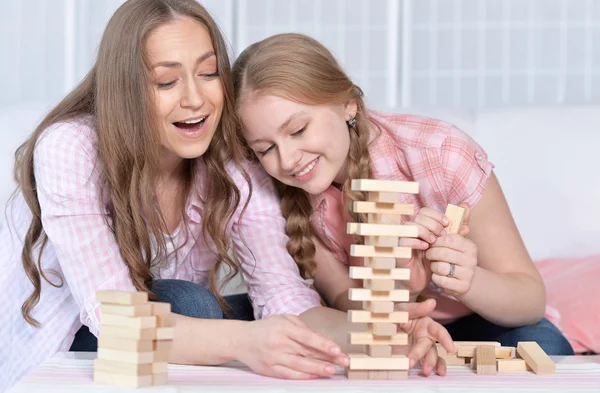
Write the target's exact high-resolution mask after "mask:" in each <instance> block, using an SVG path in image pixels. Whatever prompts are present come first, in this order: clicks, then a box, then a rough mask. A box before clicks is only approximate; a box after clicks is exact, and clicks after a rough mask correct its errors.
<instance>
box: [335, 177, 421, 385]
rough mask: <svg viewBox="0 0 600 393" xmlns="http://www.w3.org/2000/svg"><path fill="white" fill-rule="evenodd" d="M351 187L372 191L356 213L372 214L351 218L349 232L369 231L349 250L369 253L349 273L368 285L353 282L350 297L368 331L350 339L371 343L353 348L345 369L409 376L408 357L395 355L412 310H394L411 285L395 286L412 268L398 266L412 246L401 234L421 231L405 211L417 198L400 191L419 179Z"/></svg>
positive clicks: (354, 318) (356, 375)
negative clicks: (405, 199) (403, 243)
mask: <svg viewBox="0 0 600 393" xmlns="http://www.w3.org/2000/svg"><path fill="white" fill-rule="evenodd" d="M352 190H355V191H363V192H366V193H367V195H368V200H367V201H366V202H354V205H353V211H354V212H355V213H365V214H367V217H368V219H367V223H349V224H348V233H349V234H353V235H359V236H364V244H360V245H359V244H353V245H352V246H351V249H350V255H352V256H354V257H364V258H365V264H364V267H362V266H360V267H350V277H351V278H354V279H362V280H363V288H352V289H350V291H349V298H350V300H353V301H362V302H363V309H362V310H351V311H349V312H348V319H349V321H350V322H354V323H366V324H367V326H368V331H367V332H351V333H350V344H353V345H366V353H355V354H350V365H349V367H348V370H346V375H347V377H348V378H349V379H405V378H407V376H408V368H409V361H408V358H407V357H406V356H403V355H392V347H393V346H405V345H407V344H408V336H407V334H406V333H398V332H397V325H396V324H398V323H405V322H407V321H408V313H407V312H401V311H394V302H407V301H408V300H409V291H408V290H406V289H396V288H397V284H398V283H397V281H400V280H408V279H409V273H410V270H409V269H401V268H396V259H397V258H402V259H404V258H406V259H408V258H411V256H412V249H411V248H409V247H399V246H398V241H399V238H401V237H417V236H418V232H417V227H415V226H411V225H401V222H402V220H401V219H402V217H401V216H402V215H412V214H413V212H414V206H413V205H412V204H400V203H397V202H398V196H399V195H398V194H399V193H404V194H406V193H409V194H417V193H418V192H419V184H418V183H415V182H401V181H387V180H362V179H361V180H353V181H352Z"/></svg>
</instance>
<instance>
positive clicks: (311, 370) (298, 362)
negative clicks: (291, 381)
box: [279, 354, 335, 379]
mask: <svg viewBox="0 0 600 393" xmlns="http://www.w3.org/2000/svg"><path fill="white" fill-rule="evenodd" d="M279 365H280V366H283V367H286V368H288V369H289V370H291V371H295V372H298V373H300V374H303V375H311V376H313V375H314V376H317V377H330V376H332V375H333V374H335V366H334V365H332V364H329V363H325V362H322V361H320V360H316V359H311V358H307V357H304V356H298V355H292V354H284V355H282V356H281V358H280V361H279ZM304 379H306V378H304Z"/></svg>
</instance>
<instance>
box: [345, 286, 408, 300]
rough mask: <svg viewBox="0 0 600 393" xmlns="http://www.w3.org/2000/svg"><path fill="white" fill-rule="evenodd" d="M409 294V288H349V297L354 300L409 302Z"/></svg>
mask: <svg viewBox="0 0 600 393" xmlns="http://www.w3.org/2000/svg"><path fill="white" fill-rule="evenodd" d="M408 296H409V291H408V289H394V290H393V291H372V290H370V289H364V288H350V289H349V290H348V299H350V300H353V301H361V300H363V301H372V302H407V301H408Z"/></svg>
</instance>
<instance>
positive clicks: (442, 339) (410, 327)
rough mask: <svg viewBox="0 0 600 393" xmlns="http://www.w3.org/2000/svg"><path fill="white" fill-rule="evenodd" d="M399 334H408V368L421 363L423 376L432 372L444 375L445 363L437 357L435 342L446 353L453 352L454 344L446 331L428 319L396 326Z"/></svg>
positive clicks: (423, 318)
mask: <svg viewBox="0 0 600 393" xmlns="http://www.w3.org/2000/svg"><path fill="white" fill-rule="evenodd" d="M398 331H399V332H405V333H408V334H409V352H408V355H407V357H408V358H409V366H410V368H413V367H414V366H415V364H416V363H417V362H420V363H421V370H422V372H423V375H425V376H428V375H429V374H430V373H431V372H432V371H433V370H435V372H436V373H437V374H438V375H446V362H445V361H444V359H442V358H440V357H438V354H437V348H436V342H439V343H440V344H442V346H443V347H444V348H445V349H446V351H448V352H454V351H455V349H454V342H453V341H452V337H451V336H450V333H448V330H446V328H445V327H444V326H442V325H441V324H440V323H438V322H436V321H434V320H433V319H431V318H430V317H421V318H418V319H412V320H410V321H408V322H407V323H404V324H400V325H398Z"/></svg>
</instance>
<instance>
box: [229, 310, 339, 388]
mask: <svg viewBox="0 0 600 393" xmlns="http://www.w3.org/2000/svg"><path fill="white" fill-rule="evenodd" d="M233 345H236V346H237V348H235V351H236V353H237V356H236V358H237V359H238V360H239V361H241V362H242V363H244V364H246V365H247V366H248V367H250V368H251V369H252V370H253V371H255V372H257V373H259V374H262V375H266V376H269V377H275V378H283V379H314V378H319V377H329V376H331V375H333V374H334V373H335V366H336V365H338V366H341V367H347V366H348V364H349V359H348V356H347V355H346V354H344V353H342V351H341V349H340V347H339V345H337V344H335V343H334V342H333V341H330V340H328V339H326V338H325V337H323V336H321V335H320V334H317V333H315V332H314V331H313V330H311V329H310V328H309V327H308V326H307V325H306V324H305V323H304V322H302V321H301V320H300V318H298V317H296V316H294V315H278V316H273V317H270V318H265V319H262V320H258V321H253V322H249V323H247V324H245V325H244V330H243V331H241V332H240V334H238V335H237V337H236V339H235V341H234V343H233Z"/></svg>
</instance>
